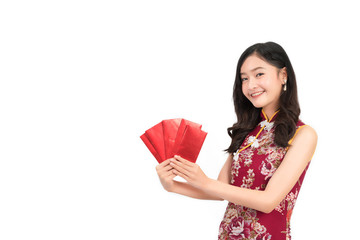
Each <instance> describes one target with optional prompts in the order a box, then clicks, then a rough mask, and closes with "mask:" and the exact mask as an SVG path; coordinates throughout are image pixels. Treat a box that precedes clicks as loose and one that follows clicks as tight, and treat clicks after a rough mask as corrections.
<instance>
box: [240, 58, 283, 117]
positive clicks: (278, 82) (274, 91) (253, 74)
mask: <svg viewBox="0 0 360 240" xmlns="http://www.w3.org/2000/svg"><path fill="white" fill-rule="evenodd" d="M240 73H241V75H240V78H241V80H242V91H243V93H244V95H245V96H246V97H247V98H248V99H249V101H250V102H251V103H252V104H253V105H254V107H256V108H269V109H272V110H276V109H278V108H279V106H280V105H279V104H280V103H279V100H280V94H281V91H282V88H283V86H282V84H284V83H285V81H286V78H287V74H286V68H285V67H284V68H282V69H279V68H277V67H275V66H273V65H271V64H269V63H267V62H266V61H264V60H262V59H261V58H259V57H258V56H257V55H255V54H252V55H250V56H249V57H248V58H246V59H245V61H244V63H243V65H242V66H241V69H240Z"/></svg>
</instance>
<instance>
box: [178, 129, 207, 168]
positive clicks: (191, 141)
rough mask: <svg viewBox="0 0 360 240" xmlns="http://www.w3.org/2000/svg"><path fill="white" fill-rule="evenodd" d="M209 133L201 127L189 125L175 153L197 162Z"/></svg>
mask: <svg viewBox="0 0 360 240" xmlns="http://www.w3.org/2000/svg"><path fill="white" fill-rule="evenodd" d="M206 135H207V133H206V132H204V131H202V130H201V129H200V128H197V127H192V126H191V125H187V126H186V128H185V131H184V134H183V136H182V138H181V142H180V144H179V147H178V149H176V150H175V154H174V155H179V156H181V157H183V158H185V159H187V160H189V161H190V162H193V163H195V162H196V159H197V157H198V155H199V153H200V150H201V147H202V145H203V143H204V141H205V138H206Z"/></svg>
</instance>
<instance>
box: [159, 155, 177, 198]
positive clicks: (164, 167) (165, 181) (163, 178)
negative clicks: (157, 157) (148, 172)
mask: <svg viewBox="0 0 360 240" xmlns="http://www.w3.org/2000/svg"><path fill="white" fill-rule="evenodd" d="M173 169H174V168H173V167H172V166H170V159H167V160H165V161H164V162H162V163H160V164H159V165H157V166H156V172H157V174H158V175H159V179H160V182H161V185H162V186H163V187H164V189H165V190H166V191H168V192H171V191H172V188H173V186H174V180H173V179H174V177H175V176H176V175H175V174H174V173H173V171H172V170H173Z"/></svg>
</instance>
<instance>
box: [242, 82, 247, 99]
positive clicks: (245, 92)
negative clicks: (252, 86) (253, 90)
mask: <svg viewBox="0 0 360 240" xmlns="http://www.w3.org/2000/svg"><path fill="white" fill-rule="evenodd" d="M241 91H242V92H243V94H244V95H245V97H248V95H247V86H246V84H244V83H243V84H242V86H241Z"/></svg>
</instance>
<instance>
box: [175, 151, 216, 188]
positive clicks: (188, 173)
mask: <svg viewBox="0 0 360 240" xmlns="http://www.w3.org/2000/svg"><path fill="white" fill-rule="evenodd" d="M170 165H171V166H172V167H173V168H174V169H173V173H174V174H175V175H178V176H180V177H182V178H184V179H185V180H186V181H187V182H188V183H189V184H191V185H192V186H194V187H196V188H200V189H201V188H204V186H205V185H206V184H207V182H208V180H209V178H208V177H207V176H206V175H205V173H204V172H203V171H202V170H201V168H200V167H199V165H197V164H195V163H192V162H190V161H188V160H186V159H184V158H182V157H180V156H174V158H172V159H170Z"/></svg>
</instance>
